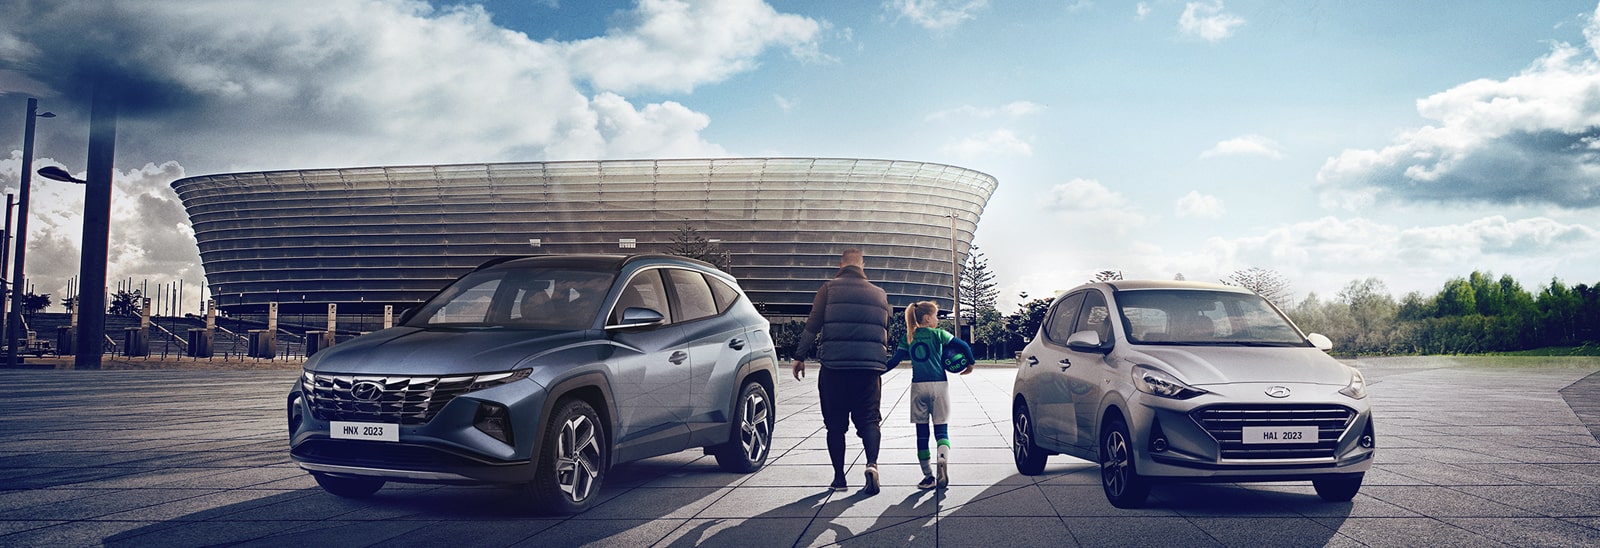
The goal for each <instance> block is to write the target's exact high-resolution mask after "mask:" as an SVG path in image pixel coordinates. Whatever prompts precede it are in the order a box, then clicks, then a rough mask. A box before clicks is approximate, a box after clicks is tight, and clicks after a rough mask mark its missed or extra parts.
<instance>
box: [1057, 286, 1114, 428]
mask: <svg viewBox="0 0 1600 548" xmlns="http://www.w3.org/2000/svg"><path fill="white" fill-rule="evenodd" d="M1112 321H1113V317H1112V315H1111V308H1110V307H1109V306H1107V305H1106V298H1105V295H1103V294H1101V293H1100V291H1099V290H1095V289H1090V290H1088V291H1087V292H1085V293H1084V299H1083V305H1082V308H1080V309H1079V310H1078V322H1077V325H1076V326H1074V327H1073V330H1072V332H1073V333H1078V332H1082V331H1093V332H1094V333H1095V334H1096V335H1097V336H1098V337H1099V339H1100V349H1099V351H1076V350H1072V349H1067V350H1066V352H1065V353H1066V356H1067V359H1069V360H1071V362H1072V367H1070V368H1067V370H1066V375H1067V383H1068V386H1069V390H1070V391H1071V392H1072V405H1073V416H1074V417H1076V419H1077V422H1076V423H1075V424H1073V425H1072V431H1073V432H1074V434H1075V436H1076V437H1075V439H1073V441H1072V443H1073V444H1074V445H1077V446H1078V447H1080V448H1083V449H1088V448H1091V447H1094V446H1095V445H1096V444H1098V443H1099V436H1100V429H1099V428H1098V426H1099V424H1098V423H1097V422H1096V421H1098V420H1099V419H1098V418H1099V416H1100V402H1101V400H1103V399H1104V396H1105V391H1106V387H1107V386H1110V385H1111V384H1112V381H1113V380H1115V379H1113V378H1112V375H1114V374H1117V373H1116V369H1117V368H1116V367H1115V366H1114V365H1113V364H1112V363H1110V361H1109V360H1107V356H1108V355H1109V354H1108V352H1107V351H1108V350H1109V349H1110V348H1111V346H1112V345H1113V344H1115V343H1116V341H1115V340H1114V335H1113V331H1112V329H1111V322H1112Z"/></svg>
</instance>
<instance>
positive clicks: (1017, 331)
mask: <svg viewBox="0 0 1600 548" xmlns="http://www.w3.org/2000/svg"><path fill="white" fill-rule="evenodd" d="M1018 297H1020V298H1022V299H1027V298H1028V294H1027V293H1022V294H1019V295H1018ZM1053 302H1055V297H1049V298H1044V299H1034V300H1031V301H1026V302H1024V303H1022V305H1020V306H1018V307H1017V311H1016V312H1012V313H1011V314H1010V315H1007V316H1006V319H1005V322H1006V334H1007V339H1008V342H1007V343H1006V344H1007V345H1017V346H1021V345H1024V344H1028V341H1030V340H1032V339H1033V336H1034V335H1037V334H1038V333H1039V326H1040V325H1042V324H1044V316H1045V314H1047V313H1049V312H1050V303H1053Z"/></svg>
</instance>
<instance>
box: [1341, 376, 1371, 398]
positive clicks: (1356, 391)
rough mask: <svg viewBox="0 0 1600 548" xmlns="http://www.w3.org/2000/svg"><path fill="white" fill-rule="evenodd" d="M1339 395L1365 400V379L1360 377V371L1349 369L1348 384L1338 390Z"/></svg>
mask: <svg viewBox="0 0 1600 548" xmlns="http://www.w3.org/2000/svg"><path fill="white" fill-rule="evenodd" d="M1339 393H1340V394H1344V395H1346V396H1350V397H1351V398H1353V399H1358V400H1359V399H1363V398H1366V397H1367V378H1366V377H1363V376H1361V371H1360V370H1358V369H1355V368H1351V369H1350V384H1347V385H1344V388H1340V389H1339Z"/></svg>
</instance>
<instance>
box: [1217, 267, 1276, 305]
mask: <svg viewBox="0 0 1600 548" xmlns="http://www.w3.org/2000/svg"><path fill="white" fill-rule="evenodd" d="M1222 283H1224V284H1227V285H1231V286H1234V287H1242V288H1245V289H1248V290H1250V291H1252V292H1255V294H1257V295H1260V296H1261V298H1263V299H1266V300H1268V301H1270V302H1272V304H1273V305H1275V306H1277V307H1278V308H1288V307H1289V305H1290V304H1291V303H1290V302H1289V299H1290V298H1292V297H1293V295H1292V294H1291V293H1290V291H1289V281H1288V280H1286V279H1284V277H1283V275H1282V274H1279V273H1278V272H1277V271H1275V270H1268V269H1265V268H1259V267H1254V266H1252V267H1250V268H1246V269H1244V270H1235V271H1233V274H1231V275H1229V276H1228V277H1226V278H1223V279H1222Z"/></svg>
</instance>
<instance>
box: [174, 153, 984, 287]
mask: <svg viewBox="0 0 1600 548" xmlns="http://www.w3.org/2000/svg"><path fill="white" fill-rule="evenodd" d="M996 184H997V183H996V181H995V179H994V177H992V176H989V175H987V174H984V173H981V172H977V171H973V170H970V169H964V168H960V167H955V166H949V165H941V164H931V163H924V162H904V161H892V160H859V159H848V158H734V159H688V160H614V161H582V162H537V163H498V164H472V165H440V166H404V167H369V168H352V169H318V170H292V171H269V172H254V173H226V174H218V175H206V176H200V177H188V178H184V179H180V180H178V181H175V182H173V183H172V188H173V189H174V190H176V191H177V193H178V196H179V198H181V199H182V200H183V205H184V207H185V208H186V209H187V210H188V213H189V218H190V221H191V223H192V225H193V227H194V232H195V240H196V241H197V243H198V244H199V247H200V259H201V261H202V262H203V264H204V266H205V271H206V278H207V281H208V283H209V284H210V289H211V294H212V295H214V296H215V298H216V299H217V301H218V303H217V304H218V306H219V307H221V308H222V309H223V310H224V311H228V312H232V313H253V312H260V311H263V310H265V309H266V306H267V303H270V302H278V303H280V304H279V307H280V310H283V311H285V312H289V311H297V312H316V311H323V310H326V305H327V304H328V303H337V304H339V307H340V311H341V312H350V313H366V312H372V311H375V310H379V309H381V306H382V305H384V304H393V305H396V306H397V310H398V309H399V308H404V307H407V306H411V305H413V304H415V303H418V302H420V301H421V300H423V299H425V298H426V297H428V296H429V295H430V294H432V293H433V292H434V291H437V290H438V289H440V288H441V287H443V286H444V285H445V284H447V283H449V282H450V281H451V280H454V279H455V278H456V277H458V276H460V275H462V274H464V273H466V272H468V271H470V270H471V269H472V268H474V267H476V266H478V265H479V264H481V263H483V262H484V261H487V260H489V259H491V258H494V257H501V256H508V255H538V254H568V253H642V252H667V250H668V248H669V246H670V243H671V240H672V237H673V235H674V234H675V233H677V232H679V231H680V230H682V228H683V227H684V226H686V225H687V226H690V227H693V228H694V229H695V230H697V231H698V232H699V234H700V235H701V236H704V237H706V238H711V239H716V240H719V245H720V246H721V247H722V249H724V250H726V251H727V252H728V253H729V255H730V258H731V259H732V261H731V263H732V266H731V268H730V270H731V271H732V272H731V273H732V274H734V275H735V276H737V277H738V278H739V280H740V281H741V283H742V284H743V286H744V288H745V290H746V291H747V292H748V293H749V295H750V298H751V299H752V300H753V301H754V302H755V303H757V305H758V306H760V307H761V308H763V310H764V311H765V312H766V313H767V314H768V315H769V316H786V315H803V314H805V313H807V312H808V311H809V310H810V308H811V298H812V296H813V294H814V292H815V291H816V290H817V288H818V287H820V286H821V284H822V283H823V281H825V280H827V279H828V278H830V277H832V276H833V274H834V272H835V271H836V270H837V268H838V264H839V263H838V261H839V253H840V252H841V251H843V250H844V249H845V248H847V247H852V246H854V247H860V248H861V249H862V250H863V251H864V252H865V253H866V255H867V274H868V277H870V278H872V279H873V280H874V281H875V282H877V283H878V284H879V285H881V286H882V287H883V288H884V289H885V290H886V291H888V293H889V299H890V302H891V304H893V305H895V306H897V307H900V306H905V305H906V304H909V303H912V302H915V301H918V300H924V299H931V300H934V301H937V302H939V303H940V306H941V307H943V308H946V309H948V308H949V307H950V305H951V293H952V290H951V285H952V283H951V282H952V274H951V264H952V258H954V260H955V261H956V262H957V263H962V262H964V261H965V260H966V256H967V252H968V249H969V248H970V247H971V243H972V236H973V233H974V231H975V230H976V229H977V224H978V217H979V215H980V214H982V213H983V209H984V206H985V205H986V204H987V203H988V201H989V197H990V195H991V194H993V192H994V190H995V187H996ZM952 215H953V218H952ZM952 250H953V251H954V252H953V253H952ZM952 255H954V257H952Z"/></svg>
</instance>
